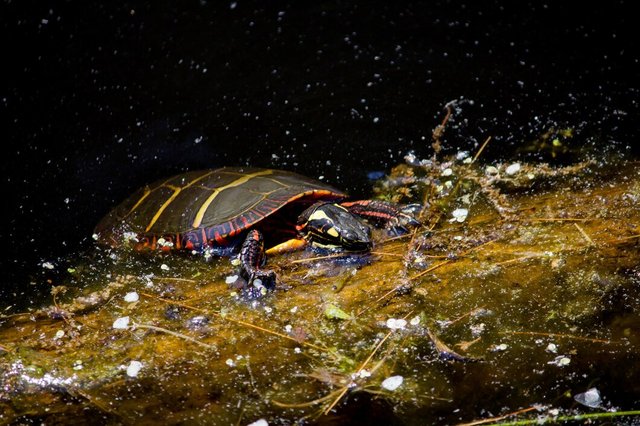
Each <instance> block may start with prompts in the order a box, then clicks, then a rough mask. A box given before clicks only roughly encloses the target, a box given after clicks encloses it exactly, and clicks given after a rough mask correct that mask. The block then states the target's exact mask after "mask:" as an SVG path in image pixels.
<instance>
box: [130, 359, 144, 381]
mask: <svg viewBox="0 0 640 426" xmlns="http://www.w3.org/2000/svg"><path fill="white" fill-rule="evenodd" d="M140 370H142V363H141V362H140V361H131V362H130V363H129V366H128V367H127V376H129V377H137V376H138V373H139V372H140Z"/></svg>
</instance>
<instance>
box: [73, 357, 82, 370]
mask: <svg viewBox="0 0 640 426" xmlns="http://www.w3.org/2000/svg"><path fill="white" fill-rule="evenodd" d="M83 368H84V366H83V365H82V360H81V359H77V360H75V362H74V363H73V369H74V370H82V369H83Z"/></svg>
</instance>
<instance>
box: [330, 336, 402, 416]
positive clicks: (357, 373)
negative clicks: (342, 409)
mask: <svg viewBox="0 0 640 426" xmlns="http://www.w3.org/2000/svg"><path fill="white" fill-rule="evenodd" d="M391 334H393V330H391V331H389V332H388V333H387V334H386V335H385V336H384V338H382V340H380V341H379V342H378V344H377V345H376V347H375V348H373V351H371V353H370V354H369V356H368V357H367V359H365V360H364V362H363V363H362V364H360V367H359V368H358V370H357V371H356V375H359V374H360V373H361V372H362V370H364V368H365V367H366V366H367V364H368V363H369V361H371V359H372V358H373V356H374V355H375V354H376V352H378V349H380V346H382V344H383V343H384V342H386V341H387V339H388V338H389V337H390V336H391ZM347 392H349V386H348V385H347V386H344V388H343V389H342V392H340V394H339V395H338V397H337V398H336V399H335V400H334V401H333V402H332V403H331V405H329V407H328V408H327V409H326V410H324V415H325V416H326V415H327V414H329V413H330V412H331V410H333V407H335V406H336V404H338V402H340V400H341V399H342V398H343V397H344V396H345V395H346V393H347Z"/></svg>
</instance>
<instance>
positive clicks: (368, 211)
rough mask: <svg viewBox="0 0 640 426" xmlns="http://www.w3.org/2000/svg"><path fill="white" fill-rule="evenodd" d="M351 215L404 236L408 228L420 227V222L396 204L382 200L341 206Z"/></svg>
mask: <svg viewBox="0 0 640 426" xmlns="http://www.w3.org/2000/svg"><path fill="white" fill-rule="evenodd" d="M341 205H342V206H343V207H345V208H346V209H347V210H349V211H350V212H351V213H353V214H355V215H357V216H360V217H362V218H364V219H367V220H368V221H370V222H373V223H374V224H376V225H377V226H384V227H386V228H388V229H389V230H390V231H392V232H393V233H395V234H405V233H407V232H409V228H415V227H417V226H420V225H421V224H420V222H418V221H417V220H416V219H414V218H413V217H411V216H410V215H408V214H406V213H405V212H403V211H402V210H401V209H400V207H399V206H398V205H396V204H393V203H390V202H388V201H382V200H358V201H348V202H345V203H342V204H341Z"/></svg>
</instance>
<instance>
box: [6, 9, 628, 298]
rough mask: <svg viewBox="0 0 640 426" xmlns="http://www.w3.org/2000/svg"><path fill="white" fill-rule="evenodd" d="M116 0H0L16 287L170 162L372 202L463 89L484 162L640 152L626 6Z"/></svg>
mask: <svg viewBox="0 0 640 426" xmlns="http://www.w3.org/2000/svg"><path fill="white" fill-rule="evenodd" d="M104 3H105V4H101V3H98V2H91V1H68V2H47V1H37V2H36V1H3V3H2V6H1V13H0V28H1V31H2V34H1V36H2V45H3V49H2V66H1V67H2V69H3V74H4V77H2V84H0V117H1V118H2V122H3V125H2V133H1V136H0V137H1V139H2V150H3V155H2V170H3V179H4V182H3V188H4V189H3V194H4V196H3V200H4V203H3V204H4V205H3V206H2V209H3V212H4V213H3V217H4V220H3V221H2V222H3V225H2V233H1V234H0V238H1V241H2V246H3V247H4V251H5V253H4V254H3V255H2V264H1V266H2V269H3V274H2V275H1V277H2V282H1V283H0V285H1V286H2V287H1V288H2V289H3V290H4V296H2V297H3V298H5V299H7V298H10V297H11V296H12V294H13V293H25V294H28V292H29V291H32V290H30V286H28V285H27V284H28V283H29V282H32V283H33V282H37V281H38V280H39V279H42V273H43V271H42V270H43V268H42V267H41V266H40V264H41V262H43V261H51V262H53V263H55V264H57V265H61V264H63V263H64V262H63V261H62V260H61V259H63V258H65V257H66V256H69V255H72V254H73V253H78V252H79V251H80V250H83V249H86V248H87V247H89V246H90V245H91V244H92V241H91V234H92V229H93V227H94V225H95V224H96V223H97V221H98V220H99V219H100V218H101V216H102V215H104V214H105V213H106V212H107V211H108V210H109V208H110V207H112V206H113V205H115V203H117V202H119V201H120V200H122V199H123V198H125V197H126V196H127V195H128V194H130V193H131V192H132V191H133V190H135V189H136V188H138V187H139V186H141V185H143V184H145V183H148V182H149V181H152V180H154V179H156V178H159V177H162V176H167V175H169V174H171V173H174V172H178V171H182V170H186V169H198V168H211V167H218V166H221V165H252V166H267V167H279V168H285V169H290V170H295V171H299V172H301V173H304V174H307V175H310V176H316V177H319V176H322V177H323V178H324V179H325V180H326V181H329V182H331V183H333V184H335V185H336V186H340V187H342V188H344V189H346V190H348V191H350V192H352V193H354V194H357V195H362V196H366V195H367V189H368V188H369V187H370V182H368V181H367V173H368V172H371V171H387V170H388V169H389V168H390V167H392V166H393V165H395V164H397V163H398V162H401V161H402V157H403V156H404V154H406V153H407V152H408V151H411V150H413V151H415V152H416V154H417V155H418V156H420V157H426V156H430V155H431V154H432V151H431V148H430V136H431V132H432V129H433V127H434V126H435V125H436V124H437V123H438V122H439V121H440V120H441V119H442V117H443V113H442V108H443V106H444V105H445V103H447V102H449V101H451V100H460V103H459V105H460V110H459V111H458V113H457V115H455V116H454V118H453V120H452V122H451V123H450V126H449V128H448V129H447V135H446V138H445V142H446V146H447V148H448V149H449V151H450V152H455V151H457V150H459V149H466V150H474V149H475V148H477V146H478V144H479V143H480V142H481V141H482V140H484V138H486V137H487V136H489V135H491V136H493V138H494V139H493V141H492V143H491V145H490V146H489V147H488V149H487V151H486V153H485V154H483V158H485V159H486V160H487V161H491V160H500V159H505V160H512V159H514V158H519V157H522V154H518V152H517V148H518V147H519V146H521V145H522V143H523V142H524V141H528V140H532V139H534V138H535V137H536V136H538V135H539V134H540V133H542V132H543V131H545V130H546V129H548V128H550V127H552V126H556V127H563V126H565V127H572V128H574V129H576V137H575V138H574V140H573V142H572V143H574V144H576V145H584V146H591V147H594V148H595V150H594V151H593V152H592V154H591V155H593V156H596V157H597V156H598V155H602V154H603V153H604V152H605V151H606V150H609V151H612V150H613V151H618V152H620V153H622V154H623V155H627V156H637V154H638V152H639V150H638V147H637V146H638V143H637V139H638V133H639V132H638V125H637V123H638V78H639V77H640V73H639V72H638V71H639V69H640V67H639V66H638V58H639V56H638V54H637V53H638V52H637V49H636V47H635V46H636V42H635V41H634V35H635V34H636V33H637V28H636V27H637V15H635V14H634V13H632V12H631V8H630V7H629V6H628V5H627V4H626V2H624V1H616V2H600V3H598V4H596V5H588V6H587V5H586V4H585V5H580V6H576V5H575V4H571V3H570V2H548V3H545V2H537V1H535V2H468V3H464V2H462V3H461V2H457V1H451V2H449V1H434V2H399V1H396V2H387V1H375V2H346V1H345V2H342V1H335V0H333V1H316V2H263V1H243V0H240V1H237V2H224V1H223V2H214V1H210V2H208V1H200V2H198V1H182V2H165V1H157V2H148V3H146V2H127V3H121V2H113V3H112V2H104ZM598 153H600V154H598ZM527 159H531V160H536V161H539V160H544V161H546V160H549V158H546V157H545V154H544V153H541V154H539V155H538V156H536V157H535V158H526V157H525V158H524V160H527Z"/></svg>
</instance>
